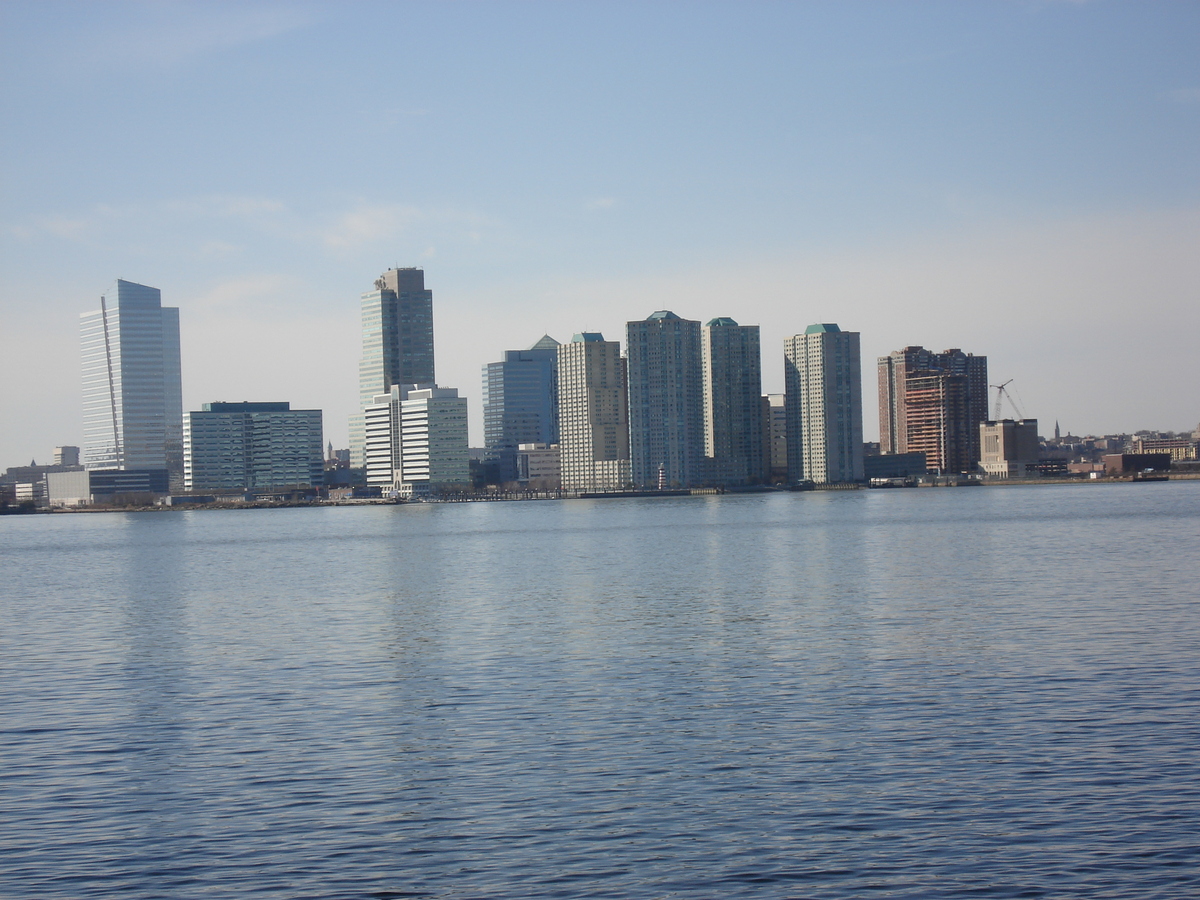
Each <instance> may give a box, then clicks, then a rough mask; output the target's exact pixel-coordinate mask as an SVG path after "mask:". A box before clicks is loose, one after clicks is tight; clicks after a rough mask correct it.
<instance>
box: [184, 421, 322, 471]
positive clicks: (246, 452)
mask: <svg viewBox="0 0 1200 900" xmlns="http://www.w3.org/2000/svg"><path fill="white" fill-rule="evenodd" d="M321 437H322V435H321V410H319V409H292V408H291V404H290V403H287V402H282V403H205V404H204V406H203V407H202V408H201V410H200V411H198V412H189V413H188V414H187V416H186V418H185V419H184V428H183V449H184V469H183V478H184V488H185V489H186V490H189V491H242V490H279V489H283V488H297V487H317V486H319V485H321V484H323V483H324V472H325V466H324V462H323V460H322V459H321Z"/></svg>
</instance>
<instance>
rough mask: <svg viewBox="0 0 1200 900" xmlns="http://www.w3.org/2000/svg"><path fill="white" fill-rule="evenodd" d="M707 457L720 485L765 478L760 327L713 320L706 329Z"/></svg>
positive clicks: (712, 476) (703, 338)
mask: <svg viewBox="0 0 1200 900" xmlns="http://www.w3.org/2000/svg"><path fill="white" fill-rule="evenodd" d="M701 343H702V354H701V355H702V361H703V371H704V383H703V396H704V455H705V457H707V458H708V468H709V473H708V474H709V478H708V480H710V481H712V482H714V483H716V484H749V483H752V482H759V481H762V480H763V478H764V477H765V467H764V459H763V409H762V406H763V401H762V362H761V354H760V350H759V341H758V326H757V325H739V324H738V323H737V322H735V321H734V320H733V319H730V318H724V317H723V318H718V319H712V320H711V321H710V322H709V323H708V324H707V325H705V326H704V328H703V330H702V331H701Z"/></svg>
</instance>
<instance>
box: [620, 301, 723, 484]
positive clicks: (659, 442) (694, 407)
mask: <svg viewBox="0 0 1200 900" xmlns="http://www.w3.org/2000/svg"><path fill="white" fill-rule="evenodd" d="M625 335H626V342H625V352H626V355H627V356H628V359H629V448H630V462H631V466H632V470H633V483H634V485H636V486H638V487H653V486H655V485H657V484H659V483H660V478H659V470H660V468H661V469H662V470H663V471H664V473H665V481H666V484H667V485H669V486H671V487H685V488H686V487H692V486H693V485H696V484H699V483H701V481H702V480H703V477H704V468H705V466H704V396H703V395H704V388H703V381H702V374H701V373H702V366H701V363H700V323H699V322H698V321H695V320H692V319H682V318H680V317H679V316H677V315H675V313H673V312H670V311H669V310H660V311H658V312H655V313H653V314H651V315H650V316H649V317H648V318H646V319H643V320H642V321H639V322H629V323H627V324H626V326H625Z"/></svg>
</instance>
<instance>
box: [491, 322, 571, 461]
mask: <svg viewBox="0 0 1200 900" xmlns="http://www.w3.org/2000/svg"><path fill="white" fill-rule="evenodd" d="M558 346H559V345H558V341H556V340H554V338H552V337H550V336H549V335H543V336H542V338H541V339H540V340H538V341H537V342H536V343H535V344H534V345H533V346H532V347H530V348H528V349H527V350H507V351H505V353H504V359H503V360H502V361H501V362H493V363H488V364H487V365H485V366H484V367H483V440H484V446H485V447H486V448H487V449H488V451H489V454H490V456H492V458H494V459H496V460H497V461H498V462H499V464H500V481H514V480H516V479H517V475H518V473H517V448H518V447H519V446H520V445H521V444H546V445H550V444H557V443H558Z"/></svg>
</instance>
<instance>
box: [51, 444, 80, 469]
mask: <svg viewBox="0 0 1200 900" xmlns="http://www.w3.org/2000/svg"><path fill="white" fill-rule="evenodd" d="M54 465H56V466H67V467H73V466H77V465H79V448H78V447H55V448H54Z"/></svg>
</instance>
